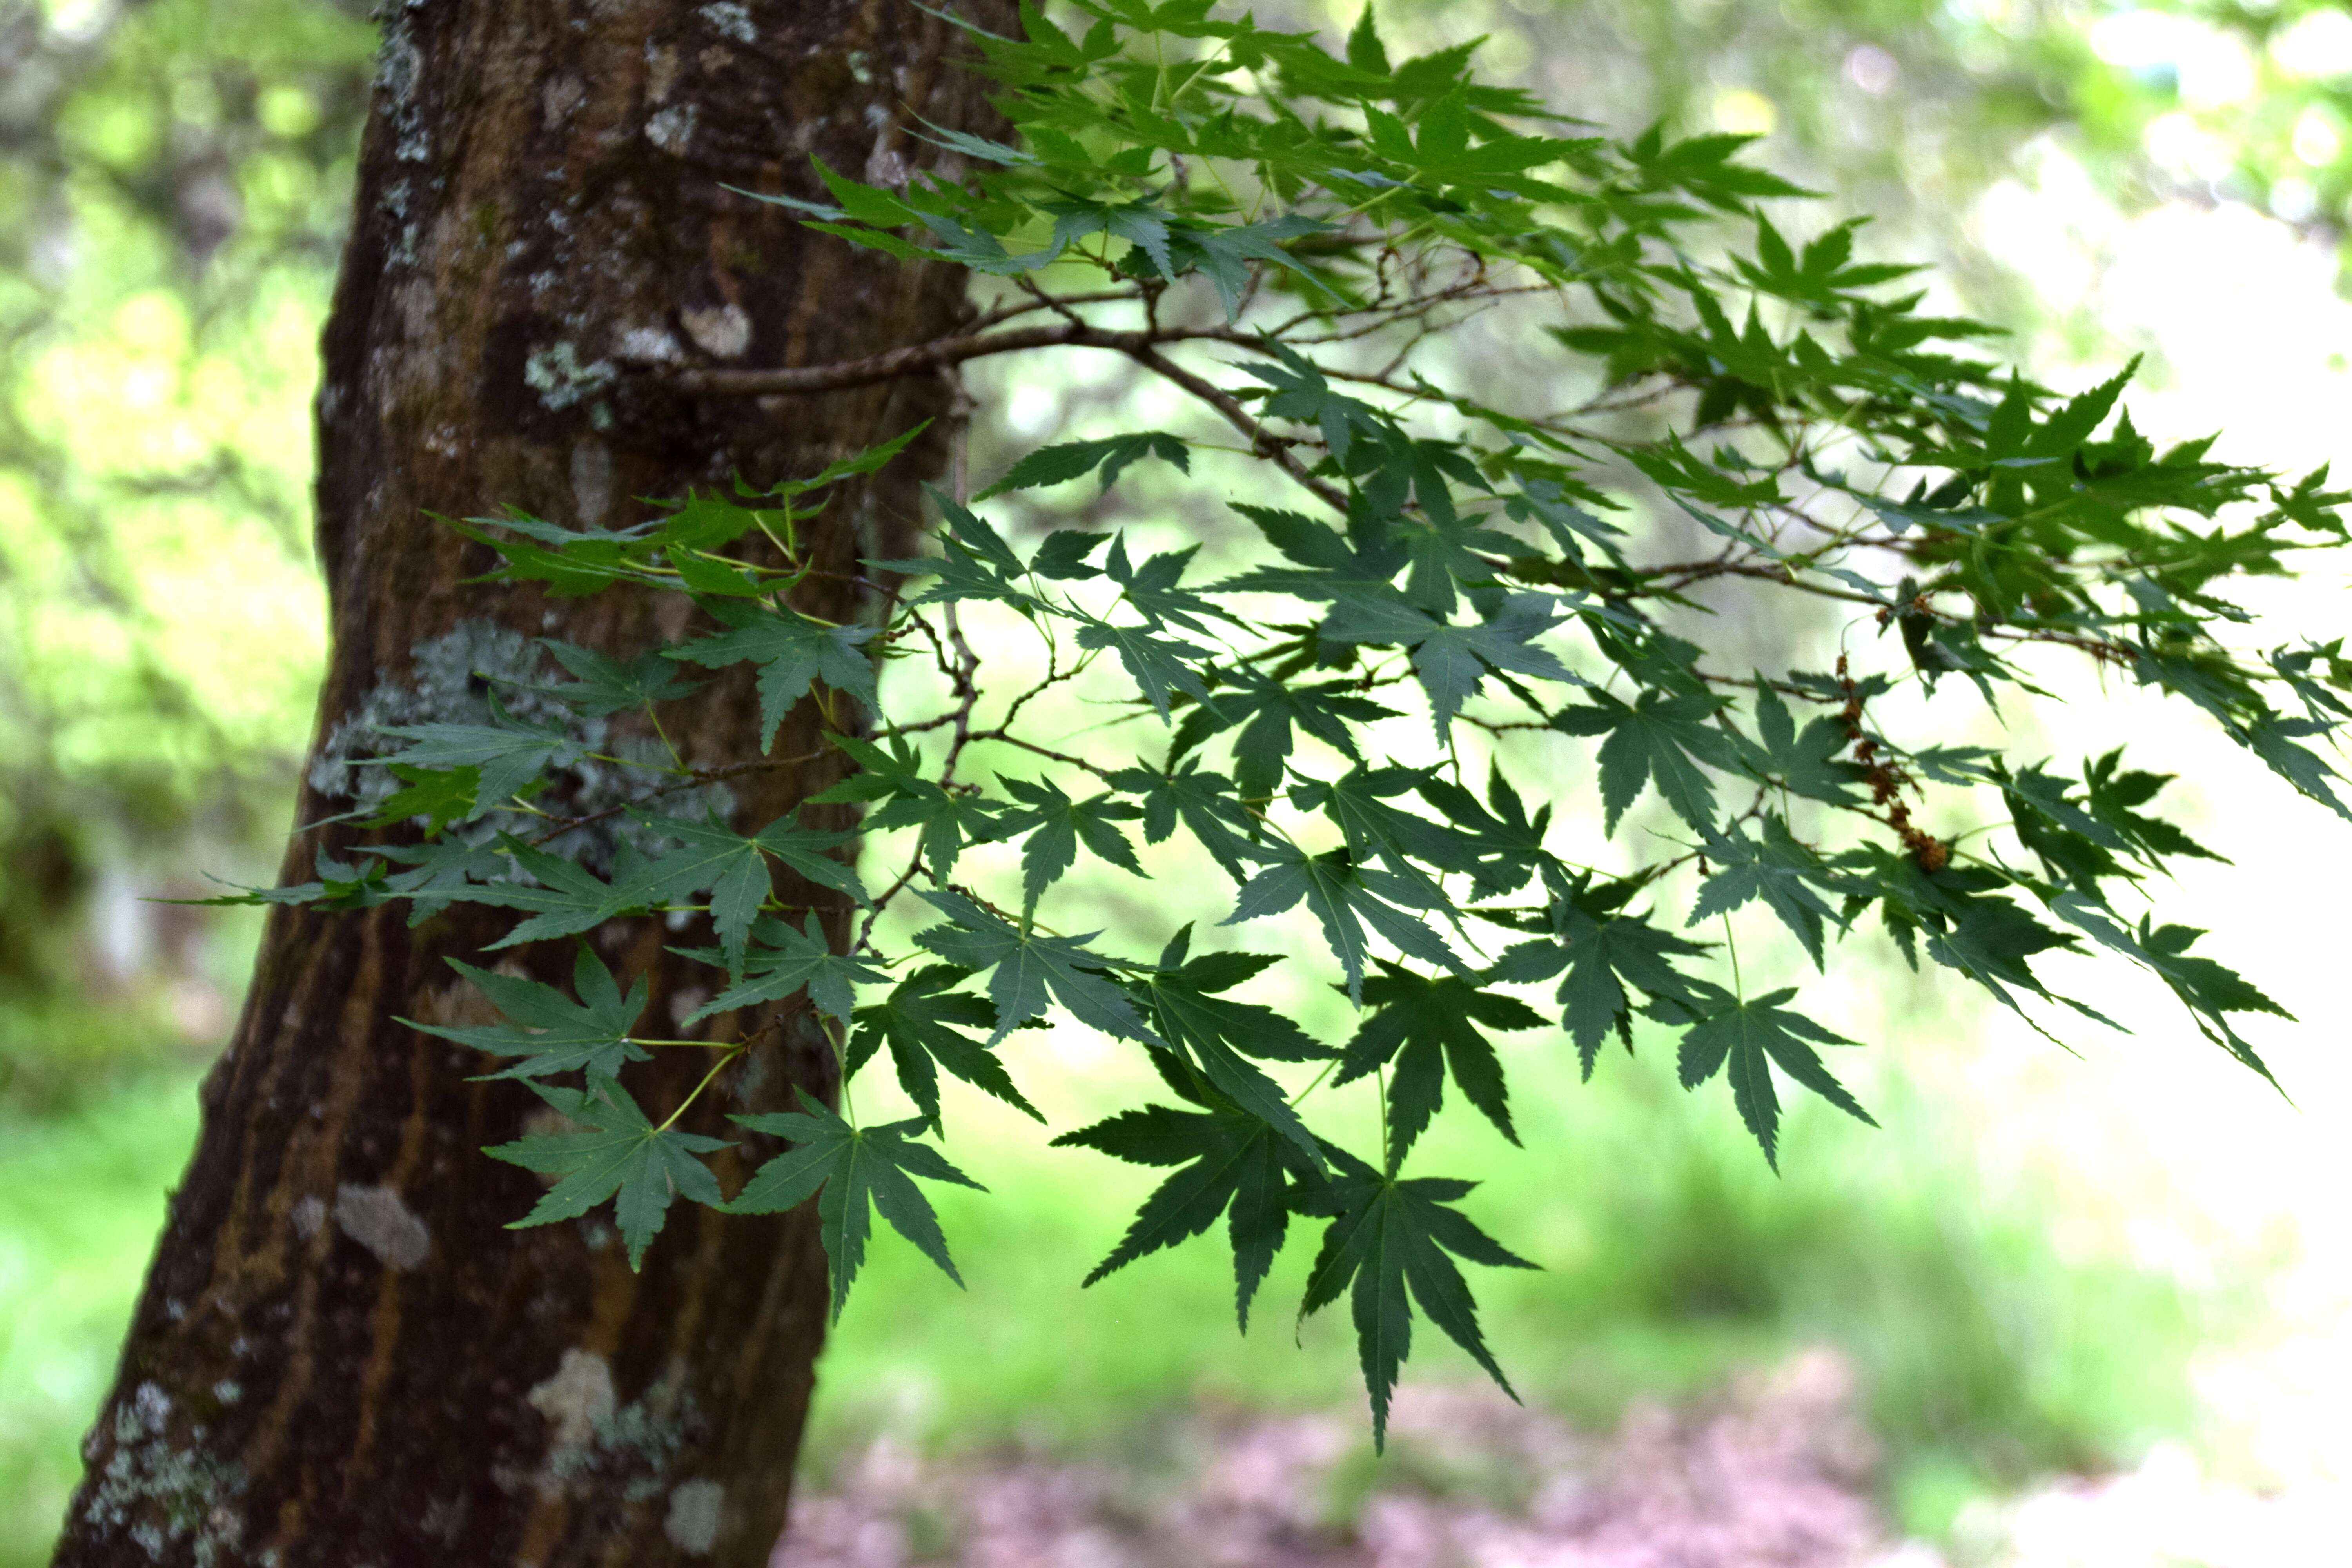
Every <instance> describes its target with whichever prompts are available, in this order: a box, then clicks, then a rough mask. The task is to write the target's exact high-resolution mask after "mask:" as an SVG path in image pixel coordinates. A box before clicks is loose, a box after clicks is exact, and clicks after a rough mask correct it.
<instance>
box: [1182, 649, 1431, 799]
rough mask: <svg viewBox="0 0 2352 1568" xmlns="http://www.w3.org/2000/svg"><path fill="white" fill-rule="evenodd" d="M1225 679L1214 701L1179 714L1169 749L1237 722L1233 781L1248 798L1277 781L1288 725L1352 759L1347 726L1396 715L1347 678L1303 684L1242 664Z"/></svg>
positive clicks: (1289, 738)
mask: <svg viewBox="0 0 2352 1568" xmlns="http://www.w3.org/2000/svg"><path fill="white" fill-rule="evenodd" d="M1228 681H1229V684H1227V685H1224V686H1221V687H1220V688H1219V689H1218V690H1217V694H1216V697H1217V700H1216V706H1215V707H1213V708H1212V707H1209V706H1207V705H1206V704H1202V705H1201V706H1199V707H1196V708H1194V709H1193V710H1192V712H1190V713H1188V714H1186V715H1185V717H1184V722H1183V723H1181V725H1179V726H1177V731H1176V740H1175V743H1174V744H1173V745H1172V746H1171V748H1170V750H1171V752H1172V753H1173V754H1175V755H1177V756H1181V755H1183V754H1184V753H1185V752H1189V751H1191V750H1192V749H1193V748H1194V747H1196V746H1199V745H1201V744H1202V743H1203V742H1206V741H1207V740H1208V739H1209V737H1210V736H1212V735H1214V734H1218V733H1221V732H1223V731H1226V730H1230V729H1232V728H1234V726H1235V725H1239V726H1240V727H1241V732H1240V733H1239V734H1237V735H1235V736H1234V783H1235V784H1238V785H1240V787H1241V791H1242V793H1243V794H1244V795H1247V796H1249V797H1250V798H1251V799H1253V800H1264V799H1265V798H1266V797H1268V796H1270V795H1273V794H1274V792H1275V791H1276V789H1278V788H1280V787H1281V784H1282V776H1283V771H1284V764H1285V763H1286V762H1287V761H1288V759H1289V757H1290V752H1291V748H1292V745H1293V744H1294V740H1293V733H1292V732H1293V730H1294V728H1296V729H1297V730H1304V731H1307V733H1308V734H1309V735H1312V736H1313V737H1315V739H1317V740H1318V741H1320V742H1323V743H1324V744H1325V745H1327V746H1329V747H1330V748H1332V749H1333V750H1334V751H1336V752H1339V754H1340V755H1342V756H1344V757H1346V758H1348V759H1349V761H1350V762H1354V761H1358V760H1360V757H1361V752H1359V751H1358V750H1357V747H1356V738H1355V735H1354V733H1353V732H1352V731H1350V730H1349V725H1351V724H1370V723H1373V722H1375V721H1379V720H1381V719H1393V718H1394V717H1396V710H1394V709H1392V708H1385V707H1382V706H1381V704H1380V703H1377V702H1374V701H1373V700H1370V698H1368V697H1364V696H1361V695H1360V694H1359V693H1358V692H1357V690H1356V682H1354V681H1352V680H1337V681H1329V682H1326V683H1325V684H1322V685H1319V686H1303V685H1297V684H1294V683H1292V682H1290V681H1286V680H1275V679H1270V678H1268V677H1267V676H1266V675H1265V674H1264V673H1263V672H1261V671H1259V670H1257V669H1255V668H1251V667H1249V666H1247V665H1244V666H1242V667H1241V668H1238V669H1236V670H1234V671H1232V672H1231V673H1230V675H1229V676H1228Z"/></svg>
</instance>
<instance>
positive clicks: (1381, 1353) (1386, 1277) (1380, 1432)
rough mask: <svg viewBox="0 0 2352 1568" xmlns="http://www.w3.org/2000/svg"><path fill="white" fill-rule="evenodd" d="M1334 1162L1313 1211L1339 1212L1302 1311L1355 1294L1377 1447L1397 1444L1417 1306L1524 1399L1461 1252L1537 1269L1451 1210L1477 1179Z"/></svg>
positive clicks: (1492, 1263) (1334, 1155)
mask: <svg viewBox="0 0 2352 1568" xmlns="http://www.w3.org/2000/svg"><path fill="white" fill-rule="evenodd" d="M1331 1160H1332V1163H1333V1164H1335V1165H1336V1166H1338V1167H1339V1175H1338V1176H1336V1177H1335V1178H1333V1180H1332V1182H1331V1184H1330V1186H1329V1187H1328V1189H1327V1191H1326V1192H1325V1193H1323V1194H1318V1195H1317V1196H1316V1198H1315V1199H1314V1200H1312V1201H1313V1203H1314V1206H1313V1207H1312V1208H1309V1209H1307V1212H1310V1213H1323V1214H1328V1215H1331V1216H1332V1217H1331V1223H1330V1224H1329V1226H1327V1227H1326V1228H1325V1230H1324V1232H1323V1245H1322V1247H1321V1249H1320V1250H1319V1251H1318V1252H1317V1254H1316V1257H1315V1265H1314V1268H1313V1269H1312V1270H1311V1271H1310V1272H1309V1273H1308V1275H1307V1296H1306V1300H1304V1301H1303V1302H1301V1303H1300V1306H1299V1309H1298V1313H1299V1316H1300V1317H1302V1318H1303V1317H1306V1316H1307V1314H1309V1313H1311V1312H1315V1311H1318V1310H1321V1309H1322V1308H1324V1307H1327V1306H1328V1305H1330V1304H1331V1303H1332V1302H1333V1301H1336V1300H1339V1293H1340V1292H1341V1291H1343V1290H1348V1291H1349V1292H1350V1305H1351V1307H1352V1309H1353V1310H1352V1316H1353V1318H1354V1320H1355V1328H1356V1349H1357V1354H1358V1358H1359V1360H1360V1362H1361V1363H1362V1365H1363V1369H1364V1388H1365V1390H1366V1392H1367V1393H1369V1394H1370V1395H1371V1401H1372V1447H1373V1450H1374V1451H1375V1452H1378V1451H1380V1450H1381V1448H1383V1447H1386V1445H1387V1442H1388V1428H1389V1398H1390V1395H1391V1394H1393V1393H1394V1392H1395V1391H1396V1383H1397V1373H1398V1371H1399V1370H1400V1369H1401V1368H1402V1366H1403V1364H1404V1361H1405V1358H1406V1357H1407V1356H1408V1355H1409V1354H1410V1353H1411V1352H1412V1309H1413V1307H1414V1305H1415V1304H1418V1305H1419V1306H1420V1308H1421V1310H1423V1312H1425V1313H1427V1314H1428V1315H1429V1320H1430V1321H1432V1322H1433V1323H1435V1324H1436V1325H1437V1326H1438V1328H1439V1329H1440V1330H1441V1331H1444V1334H1445V1337H1446V1338H1448V1339H1450V1340H1452V1341H1453V1342H1454V1343H1455V1344H1457V1345H1460V1346H1461V1347H1462V1348H1463V1349H1464V1350H1465V1351H1467V1352H1469V1353H1470V1359H1471V1360H1473V1361H1475V1362H1476V1363H1478V1364H1479V1366H1481V1367H1483V1368H1484V1369H1485V1370H1486V1374H1487V1375H1488V1376H1489V1377H1492V1378H1493V1379H1494V1380H1495V1382H1496V1384H1498V1385H1499V1386H1500V1387H1501V1388H1502V1390H1503V1392H1504V1393H1506V1394H1510V1395H1511V1397H1512V1398H1513V1399H1514V1400H1517V1398H1518V1394H1517V1393H1516V1392H1515V1391H1514V1390H1513V1389H1512V1387H1511V1384H1510V1380H1509V1379H1507V1378H1506V1377H1505V1376H1504V1375H1503V1369H1502V1368H1501V1367H1499V1366H1497V1365H1496V1364H1495V1358H1494V1356H1493V1355H1492V1354H1491V1353H1490V1352H1488V1351H1487V1349H1486V1336H1485V1335H1484V1334H1483V1333H1482V1332H1481V1331H1479V1328H1478V1307H1477V1303H1476V1301H1475V1300H1473V1299H1472V1297H1471V1295H1470V1286H1469V1282H1468V1281H1467V1280H1465V1279H1463V1278H1462V1271H1461V1270H1460V1269H1459V1268H1455V1267H1454V1258H1463V1259H1465V1260H1466V1261H1468V1262H1472V1263H1483V1264H1486V1265H1487V1266H1488V1267H1489V1268H1535V1267H1536V1266H1535V1265H1534V1264H1532V1263H1530V1262H1528V1260H1527V1259H1526V1258H1521V1257H1519V1256H1518V1255H1517V1254H1516V1253H1513V1252H1510V1251H1508V1250H1507V1249H1505V1248H1504V1247H1502V1246H1501V1245H1500V1244H1498V1243H1497V1242H1496V1241H1495V1239H1494V1238H1493V1237H1489V1236H1488V1235H1487V1234H1486V1232H1485V1231H1482V1230H1480V1229H1479V1228H1478V1227H1477V1226H1475V1225H1473V1224H1472V1223H1471V1222H1470V1220H1469V1218H1468V1216H1466V1215H1464V1214H1462V1213H1461V1212H1460V1211H1459V1210H1458V1209H1454V1208H1453V1207H1450V1206H1449V1205H1452V1204H1454V1203H1456V1202H1458V1201H1460V1199H1461V1198H1462V1197H1463V1196H1464V1195H1465V1194H1467V1193H1468V1192H1469V1191H1470V1190H1471V1188H1473V1187H1474V1186H1475V1185H1476V1183H1475V1182H1463V1181H1454V1180H1451V1179H1449V1178H1445V1177H1440V1176H1422V1177H1416V1178H1414V1179H1412V1180H1410V1181H1400V1180H1399V1179H1397V1178H1396V1177H1394V1176H1391V1175H1386V1174H1383V1173H1381V1172H1379V1171H1375V1170H1373V1169H1372V1168H1371V1167H1370V1165H1367V1164H1365V1163H1363V1162H1362V1161H1360V1160H1358V1159H1356V1158H1355V1157H1354V1156H1353V1155H1350V1154H1349V1153H1347V1152H1344V1151H1336V1150H1335V1151H1332V1152H1331ZM1302 1206H1304V1205H1302ZM1449 1254H1451V1256H1448V1255H1449ZM1351 1287H1352V1289H1351ZM1408 1290H1410V1295H1408Z"/></svg>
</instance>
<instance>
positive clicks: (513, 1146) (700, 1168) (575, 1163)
mask: <svg viewBox="0 0 2352 1568" xmlns="http://www.w3.org/2000/svg"><path fill="white" fill-rule="evenodd" d="M529 1087H530V1091H531V1092H532V1093H533V1094H536V1095H537V1096H539V1098H540V1099H541V1100H545V1101H547V1103H548V1104H550V1105H551V1106H553V1107H554V1108H555V1109H556V1110H557V1111H559V1112H561V1113H562V1115H563V1116H565V1117H567V1118H569V1119H570V1120H572V1121H577V1122H581V1123H583V1124H584V1125H586V1126H588V1127H590V1128H592V1129H593V1131H587V1132H557V1133H546V1134H541V1135H539V1136H536V1137H530V1138H521V1139H518V1140H516V1141H515V1142H512V1143H500V1144H498V1145H496V1146H495V1147H492V1148H488V1149H485V1150H483V1151H482V1152H483V1153H485V1154H488V1155H489V1156H490V1157H491V1158H492V1159H494V1160H504V1161H506V1162H507V1163H509V1164H511V1165H520V1166H522V1167H523V1168H524V1169H525V1170H530V1171H539V1172H541V1173H549V1174H555V1173H561V1174H562V1178H563V1179H562V1181H559V1182H557V1183H556V1184H555V1185H554V1186H552V1187H550V1188H549V1189H548V1190H547V1192H546V1193H545V1194H542V1195H541V1198H540V1200H539V1202H538V1204H537V1205H535V1206H533V1208H532V1209H531V1211H530V1213H529V1214H527V1215H524V1216H523V1217H522V1218H520V1219H519V1220H515V1221H512V1222H510V1223H509V1225H508V1226H507V1228H508V1229H509V1230H520V1229H522V1228H524V1227H525V1226H534V1225H550V1224H552V1223H553V1222H555V1221H556V1220H560V1219H578V1218H579V1217H580V1216H581V1215H584V1214H586V1213H587V1212H588V1211H589V1210H591V1209H593V1208H594V1207H596V1205H599V1204H601V1203H603V1202H604V1201H605V1200H606V1199H607V1198H610V1199H612V1200H613V1208H614V1218H615V1219H616V1220H617V1221H618V1222H619V1224H620V1227H621V1239H622V1240H623V1241H625V1242H626V1243H627V1244H628V1248H629V1267H630V1268H636V1267H637V1266H638V1265H640V1264H641V1263H643V1262H644V1261H645V1257H646V1246H647V1245H648V1244H649V1243H651V1242H652V1240H653V1238H654V1237H655V1236H656V1234H657V1233H658V1232H659V1231H660V1230H661V1227H662V1225H663V1222H664V1221H665V1220H667V1218H668V1216H669V1205H670V1202H671V1200H672V1198H674V1197H677V1196H680V1195H682V1196H684V1197H685V1198H687V1199H688V1201H689V1202H693V1203H698V1204H708V1205H712V1206H714V1207H715V1206H717V1205H718V1204H719V1179H718V1178H717V1177H716V1176H713V1175H712V1174H711V1173H710V1167H709V1166H708V1165H706V1164H704V1163H702V1162H701V1160H700V1159H698V1158H697V1156H698V1155H702V1154H709V1153H712V1152H716V1151H718V1150H720V1149H725V1148H728V1147H730V1144H729V1143H728V1142H727V1141H726V1140H725V1139H723V1138H705V1137H702V1136H701V1135H699V1134H698V1133H693V1132H680V1131H677V1130H676V1129H674V1128H667V1127H656V1126H655V1125H654V1124H653V1123H652V1122H651V1121H647V1120H646V1113H645V1112H644V1111H642V1110H638V1109H637V1102H636V1101H635V1100H632V1099H630V1098H629V1096H628V1092H627V1091H626V1090H625V1089H622V1088H621V1086H620V1085H619V1084H616V1083H614V1081H613V1080H612V1079H610V1078H607V1077H605V1076H604V1074H602V1073H596V1072H592V1073H590V1074H589V1075H588V1087H587V1089H584V1090H582V1089H557V1088H555V1087H553V1086H552V1085H550V1084H543V1083H531V1084H530V1085H529Z"/></svg>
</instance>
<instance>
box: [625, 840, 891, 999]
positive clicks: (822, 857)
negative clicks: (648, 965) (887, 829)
mask: <svg viewBox="0 0 2352 1568" xmlns="http://www.w3.org/2000/svg"><path fill="white" fill-rule="evenodd" d="M630 816H631V817H632V819H634V820H635V821H636V822H637V823H638V824H639V826H644V827H646V828H649V829H651V830H653V831H654V832H656V833H659V834H662V835H664V836H665V837H669V838H673V839H676V840H677V843H678V845H679V847H678V848H677V849H676V850H673V851H671V852H670V853H668V854H666V855H664V856H662V857H661V858H659V859H656V860H652V861H648V862H647V863H646V865H645V866H643V867H642V868H639V869H638V871H637V872H636V874H635V876H633V877H631V878H629V879H627V889H626V890H629V891H633V892H635V893H636V894H638V895H640V896H641V898H643V899H647V900H650V899H665V898H666V899H676V898H678V897H681V896H682V895H684V894H687V893H691V892H698V891H700V890H702V889H709V891H710V924H711V927H712V929H713V930H715V931H718V933H719V945H720V947H721V949H722V950H723V952H724V953H725V957H726V963H727V974H728V978H730V980H732V979H735V978H737V977H739V976H740V975H741V974H742V973H743V954H744V944H745V942H747V941H748V940H749V938H750V936H751V922H752V921H754V920H755V919H757V918H758V917H759V913H760V910H761V906H763V905H764V904H765V903H766V902H767V901H768V899H769V897H770V896H771V895H772V893H773V891H774V882H773V879H772V876H771V874H770V871H769V868H768V859H767V858H768V857H769V856H773V857H775V858H777V859H779V860H781V861H782V862H783V863H784V864H785V865H786V866H788V867H790V868H792V869H793V870H794V871H797V872H799V873H800V874H801V875H802V876H803V877H805V878H806V879H809V880H810V881H812V882H814V883H816V884H817V885H818V886H819V887H823V888H831V889H834V890H835V892H840V893H846V894H848V895H849V896H850V897H851V898H853V899H855V900H857V901H858V902H859V903H861V904H862V903H864V902H866V889H865V886H864V885H863V884H862V883H860V882H859V881H858V879H857V873H856V872H855V871H853V870H851V869H850V868H848V867H846V866H845V865H843V864H842V863H841V862H840V861H838V860H836V859H835V858H833V857H832V856H831V855H829V854H827V853H826V851H827V850H831V849H837V848H839V847H841V846H842V845H844V844H846V843H849V842H851V841H852V840H853V839H854V838H855V837H856V835H855V834H850V833H819V832H814V831H813V830H811V829H809V828H805V827H803V826H800V825H799V824H797V823H795V822H793V820H792V819H791V818H790V817H782V818H779V819H778V820H776V821H774V822H772V823H770V824H769V825H768V826H765V827H763V828H761V830H760V831H759V832H758V833H755V834H751V835H749V836H746V835H744V834H740V833H738V832H736V831H735V830H734V829H733V828H731V827H729V826H727V825H726V824H725V823H722V822H720V821H719V819H718V817H716V816H711V817H709V818H708V819H706V820H705V821H702V822H688V821H684V820H682V819H680V818H677V817H672V816H658V817H657V816H647V815H646V814H645V813H643V812H632V813H630Z"/></svg>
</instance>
